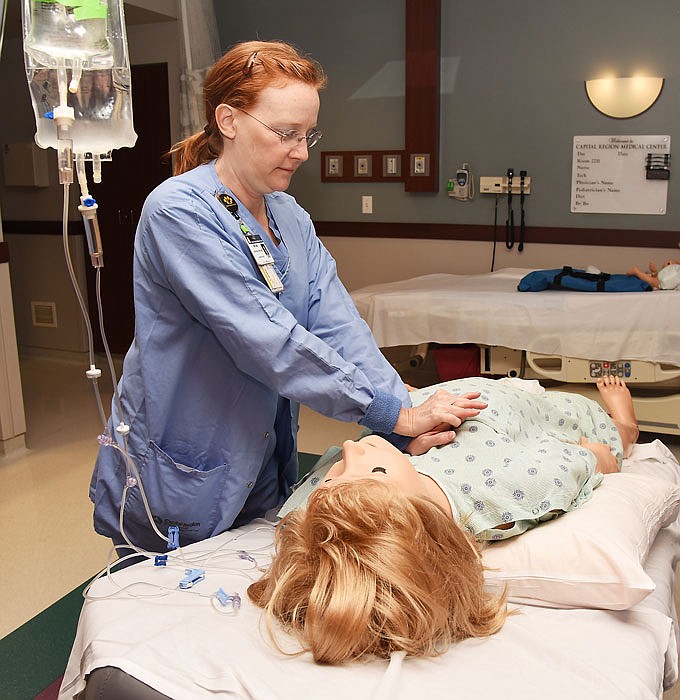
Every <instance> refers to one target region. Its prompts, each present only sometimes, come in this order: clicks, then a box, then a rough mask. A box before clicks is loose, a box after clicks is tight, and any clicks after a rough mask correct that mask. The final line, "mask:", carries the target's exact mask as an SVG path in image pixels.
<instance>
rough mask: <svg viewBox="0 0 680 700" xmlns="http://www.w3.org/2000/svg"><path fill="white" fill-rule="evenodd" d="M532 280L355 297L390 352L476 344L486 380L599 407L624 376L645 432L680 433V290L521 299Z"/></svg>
mask: <svg viewBox="0 0 680 700" xmlns="http://www.w3.org/2000/svg"><path fill="white" fill-rule="evenodd" d="M528 272H530V270H528V269H521V268H506V269H502V270H498V271H496V272H491V273H485V274H476V275H451V274H432V275H424V276H422V277H415V278H412V279H407V280H403V281H400V282H392V283H386V284H376V285H370V286H367V287H363V288H361V289H358V290H356V291H354V292H352V299H353V301H354V303H355V305H356V307H357V309H358V311H359V313H360V314H361V316H362V317H363V318H364V320H365V321H366V322H367V323H368V325H369V326H370V328H371V330H372V332H373V335H374V337H375V339H376V342H377V343H378V345H379V346H380V347H381V348H389V347H394V346H414V347H415V346H422V345H423V344H428V343H439V344H454V345H455V344H463V343H474V344H477V345H479V346H480V355H481V358H480V368H481V373H482V374H490V375H508V376H516V377H523V378H538V379H540V380H541V381H542V382H543V381H544V380H548V381H550V382H559V383H565V386H561V388H562V389H563V390H569V389H570V387H569V385H574V384H578V385H580V386H578V387H575V388H577V390H578V391H579V393H585V394H586V395H589V396H590V397H591V398H595V399H597V396H596V392H595V393H593V394H591V393H590V392H589V391H588V385H589V386H591V387H592V385H593V384H594V382H595V381H596V379H597V377H598V376H601V375H602V374H608V373H616V374H619V375H620V376H622V377H623V378H624V379H625V381H626V382H627V383H628V384H629V386H630V388H631V391H632V393H633V399H634V403H635V411H636V414H637V416H638V421H639V424H640V428H641V429H642V430H646V431H649V432H659V433H671V434H680V290H672V291H654V292H639V293H628V292H627V293H592V292H573V291H554V290H550V291H544V292H519V291H517V284H518V283H519V281H520V279H521V278H522V277H523V276H524V275H525V274H527V273H528Z"/></svg>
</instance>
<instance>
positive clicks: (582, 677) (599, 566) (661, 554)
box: [59, 440, 680, 700]
mask: <svg viewBox="0 0 680 700" xmlns="http://www.w3.org/2000/svg"><path fill="white" fill-rule="evenodd" d="M650 475H651V476H650ZM678 484H680V465H678V463H677V461H676V460H675V458H674V457H673V455H672V454H671V453H670V452H669V450H668V449H667V448H666V447H665V446H664V445H663V444H662V443H661V442H660V441H658V440H655V441H654V442H653V443H650V444H648V445H637V446H635V447H634V450H633V453H632V454H631V456H630V457H629V458H628V459H627V460H625V461H624V471H623V472H622V473H621V474H611V475H607V476H606V477H605V481H604V483H603V484H602V485H601V486H600V487H599V488H598V489H596V491H595V492H594V495H593V498H592V499H591V500H590V501H588V502H587V503H586V504H584V506H583V507H582V508H581V509H579V510H577V511H574V512H571V513H568V514H566V515H564V516H562V517H561V518H557V519H556V520H554V521H552V522H550V523H546V524H544V525H542V526H540V527H538V528H535V529H534V530H532V531H530V532H528V533H526V534H524V535H522V536H521V537H517V538H513V539H511V540H507V541H506V542H501V543H496V544H492V545H490V546H489V548H488V549H487V550H486V551H485V553H484V559H485V564H487V565H488V566H491V567H493V568H492V570H490V571H488V572H487V575H488V576H489V583H490V585H496V586H498V585H501V584H506V585H508V587H509V592H510V597H511V600H515V601H523V602H521V603H516V602H512V603H511V604H510V605H511V607H512V608H513V609H515V610H516V611H517V614H515V615H512V616H510V617H509V618H508V620H507V622H506V624H505V626H504V627H503V629H502V630H501V631H500V632H499V633H497V634H496V635H493V636H492V637H489V638H486V639H469V640H465V641H464V642H461V643H458V644H455V645H453V646H452V647H450V648H449V649H448V650H447V651H446V652H445V653H444V654H443V655H442V656H440V657H436V658H426V659H404V658H403V657H402V656H401V655H399V654H397V655H394V656H393V657H392V658H391V659H390V660H375V659H373V660H368V661H360V662H354V663H350V664H347V665H344V666H339V667H333V666H321V665H317V664H314V663H313V661H312V660H311V657H310V655H309V654H307V653H304V654H301V655H295V656H285V655H284V654H282V653H280V652H279V651H277V650H276V649H275V648H274V647H273V646H272V644H271V641H270V639H269V637H268V633H267V630H266V627H265V625H264V623H263V620H262V617H261V614H260V611H259V609H258V608H256V607H255V606H253V605H252V604H251V603H250V601H249V600H248V598H247V595H246V588H247V585H248V584H249V582H250V580H251V579H253V578H256V577H257V576H258V575H259V573H260V568H261V567H263V566H266V564H267V562H268V560H269V556H270V553H271V542H272V534H273V528H272V525H271V524H270V523H268V522H267V521H265V520H258V521H255V522H253V523H251V524H249V525H248V526H246V527H243V528H240V529H238V530H234V531H231V532H226V533H223V534H221V535H219V536H217V537H215V538H212V539H210V540H207V541H205V542H202V543H197V544H195V545H191V546H189V547H186V548H184V549H183V550H180V554H179V555H177V554H175V555H174V556H175V557H177V556H180V557H182V558H180V559H176V558H175V559H174V561H173V557H170V559H169V562H168V564H167V565H166V566H155V563H154V562H153V561H145V562H142V563H140V564H136V565H134V566H131V567H129V568H127V569H124V570H122V571H120V572H118V573H115V574H113V575H112V577H111V578H108V577H106V576H103V577H102V578H100V579H99V580H98V581H97V582H96V583H95V584H94V585H93V586H92V587H91V590H90V593H89V599H88V600H86V602H85V604H84V607H83V610H82V613H81V617H80V621H79V624H78V631H77V636H76V639H75V642H74V646H73V650H72V653H71V657H70V660H69V663H68V667H67V669H66V672H65V675H64V680H63V684H62V687H61V691H60V694H59V700H67V699H72V698H79V699H80V700H83V699H85V700H86V699H88V698H95V697H96V698H98V699H99V700H111V699H112V698H120V697H125V698H128V699H129V700H142V699H146V700H148V699H151V698H156V699H157V698H161V697H164V696H167V697H171V698H177V699H180V698H192V699H196V700H200V699H201V698H213V699H214V698H243V699H246V698H247V699H249V700H299V699H300V698H311V697H324V698H333V700H345V699H346V700H363V699H365V698H366V699H368V698H371V699H377V700H383V699H384V700H387V699H388V698H389V699H390V700H407V699H408V700H413V699H414V698H423V697H432V698H452V697H456V698H473V697H474V698H479V699H480V700H485V699H487V698H495V697H502V698H504V700H520V699H521V700H534V699H536V700H538V699H539V698H540V700H543V699H544V698H545V697H551V698H553V699H555V700H560V699H565V700H566V699H567V698H568V699H569V700H573V698H588V699H589V700H595V699H601V700H628V699H629V700H633V699H635V700H647V699H651V698H660V697H661V696H662V694H663V691H664V689H667V688H669V687H671V686H672V685H673V684H674V683H675V682H676V680H677V678H678V644H677V642H678V636H677V629H678V628H677V616H676V611H675V605H674V602H673V588H674V569H675V564H676V562H677V560H678V558H679V557H680V524H679V523H678V521H677V512H678V506H679V505H680V486H678ZM579 518H580V520H579ZM598 518H599V520H598ZM635 523H637V524H635ZM594 532H596V533H597V535H596V536H592V537H591V535H592V533H594ZM534 537H538V539H532V538H534ZM541 538H542V539H541ZM569 538H572V539H571V540H570V539H569ZM569 542H571V544H569ZM513 547H514V548H515V549H513ZM504 548H505V549H504ZM527 551H530V552H531V555H530V559H531V563H530V564H528V560H527V559H526V558H525V557H526V553H527ZM243 552H245V554H246V555H247V557H245V556H243V555H242V553H243ZM555 552H558V557H557V559H559V561H560V562H561V563H560V564H556V563H555V561H554V560H555V556H554V555H555ZM541 553H542V554H541ZM542 555H545V556H546V557H547V559H550V556H548V555H552V563H547V559H546V562H543V563H541V556H542ZM570 555H573V556H572V557H571V559H572V560H573V561H571V563H569V564H568V565H567V566H566V569H565V570H563V571H561V572H560V571H557V568H559V567H560V566H562V562H568V561H570ZM248 557H250V559H249V558H248ZM588 562H589V563H588ZM199 564H200V565H201V566H203V567H204V570H205V579H204V580H202V581H200V582H198V583H197V584H196V585H195V586H194V587H193V588H191V589H189V590H181V589H180V588H179V587H178V580H179V579H181V577H182V576H183V575H184V566H187V565H188V566H198V565H199ZM551 567H552V568H551ZM555 567H557V568H555ZM494 577H495V578H494ZM537 582H542V584H544V585H543V590H541V585H538V587H537ZM652 582H653V583H652ZM555 586H557V587H555ZM220 588H221V589H223V590H224V591H226V592H229V593H230V594H233V593H235V592H238V593H239V594H240V597H241V599H242V605H241V607H240V609H237V610H232V609H231V608H230V607H226V608H222V607H221V604H220V603H219V602H217V601H216V600H214V599H213V598H211V594H212V593H213V592H214V591H216V590H218V589H220ZM652 589H653V590H652ZM650 591H652V592H651V593H650ZM277 639H278V642H279V644H280V645H281V646H282V647H283V648H284V649H285V650H287V651H291V652H294V651H295V650H296V648H297V647H296V645H295V644H294V643H293V642H292V640H291V639H289V638H288V637H286V636H285V635H284V634H283V633H281V632H280V631H279V633H278V635H277Z"/></svg>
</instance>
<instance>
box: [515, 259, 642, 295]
mask: <svg viewBox="0 0 680 700" xmlns="http://www.w3.org/2000/svg"><path fill="white" fill-rule="evenodd" d="M517 289H519V291H520V292H542V291H544V290H546V289H563V290H571V291H573V292H649V291H651V289H652V288H651V287H650V286H649V285H648V284H647V282H643V281H642V280H641V279H638V278H637V277H633V276H632V275H610V274H609V273H608V272H599V273H592V272H586V271H585V270H578V269H576V268H573V267H569V266H568V265H565V266H564V267H563V268H561V269H557V270H534V271H533V272H530V273H529V274H528V275H525V276H524V277H522V279H521V280H520V281H519V284H518V285H517Z"/></svg>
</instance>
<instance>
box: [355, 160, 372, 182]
mask: <svg viewBox="0 0 680 700" xmlns="http://www.w3.org/2000/svg"><path fill="white" fill-rule="evenodd" d="M372 160H373V158H372V157H371V156H354V176H355V177H371V175H372V174H373V164H372Z"/></svg>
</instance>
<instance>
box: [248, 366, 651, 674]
mask: <svg viewBox="0 0 680 700" xmlns="http://www.w3.org/2000/svg"><path fill="white" fill-rule="evenodd" d="M598 388H599V390H600V393H601V395H602V398H603V401H604V402H605V404H606V406H607V408H608V410H609V411H610V413H611V415H612V419H610V418H609V417H608V416H607V414H606V413H605V412H604V411H603V410H602V409H601V408H600V406H599V405H598V404H597V403H595V402H594V401H591V400H589V399H586V398H585V397H580V396H576V395H572V394H561V393H557V392H551V393H544V394H539V395H532V394H530V393H529V392H526V391H524V390H523V389H516V388H515V387H514V386H511V385H508V384H503V383H501V382H495V381H493V380H488V379H483V378H475V379H471V380H466V381H465V383H464V386H463V390H468V391H471V392H472V391H475V390H481V392H482V399H483V400H488V401H489V407H488V408H487V409H485V410H484V411H482V412H481V413H480V415H479V416H477V417H475V418H473V419H468V420H467V421H466V422H465V423H464V424H463V426H461V429H459V431H458V437H457V441H456V443H453V444H451V445H448V446H446V447H444V448H443V449H444V450H447V451H449V453H450V454H448V455H447V456H448V459H446V458H445V457H444V456H443V454H442V452H441V451H437V450H431V451H430V453H428V455H425V456H423V457H416V458H413V460H414V462H415V467H416V468H414V464H412V463H411V461H409V458H408V457H407V456H406V455H404V454H403V453H401V452H399V451H398V450H396V449H395V448H393V447H392V446H391V445H389V443H387V442H385V441H384V440H382V439H381V438H379V437H377V436H373V435H371V436H368V437H366V438H364V439H363V440H361V441H360V442H358V443H353V442H351V441H348V442H346V443H345V444H344V445H343V453H342V459H341V460H340V461H338V462H336V463H335V464H334V465H333V466H332V467H331V468H330V470H329V471H328V473H327V474H326V477H325V479H324V480H323V482H322V484H321V487H320V488H319V489H318V490H317V491H316V492H314V493H313V494H312V496H311V497H310V499H309V502H308V504H307V507H306V508H304V509H299V510H294V511H293V512H291V513H289V514H288V515H287V516H285V518H284V520H283V521H282V523H281V525H280V527H279V528H278V529H277V536H276V551H277V554H276V557H275V558H274V561H273V563H272V566H271V567H270V569H269V571H268V572H267V574H266V575H265V576H264V578H262V579H261V580H260V581H258V582H256V583H255V584H252V585H251V586H250V587H249V589H248V593H249V595H250V597H251V599H252V600H253V602H255V603H256V604H257V605H260V606H261V607H263V608H265V611H266V613H267V615H268V616H269V617H271V618H274V619H277V620H279V621H281V622H283V623H284V626H285V627H286V628H288V629H290V630H291V631H292V632H293V633H294V634H295V635H296V636H297V637H298V639H299V640H300V642H301V644H302V646H303V648H304V649H306V650H309V651H311V652H312V654H313V656H314V659H315V660H316V661H317V662H322V663H340V662H343V661H347V660H351V659H354V658H357V657H361V656H364V655H369V654H374V655H376V656H381V657H389V656H390V655H391V654H392V653H394V652H397V651H402V652H405V653H407V654H409V655H413V656H420V655H426V656H427V655H436V654H439V653H442V652H443V651H445V649H446V648H447V646H448V645H449V644H450V643H452V642H455V641H459V640H461V639H465V638H467V637H481V636H487V635H489V634H493V633H494V632H496V631H498V630H499V629H500V628H501V626H502V625H503V623H504V621H505V618H506V616H507V611H506V607H505V600H504V596H502V595H501V596H500V597H499V596H497V595H493V594H490V593H489V592H487V591H485V590H484V573H483V571H484V570H483V566H482V562H481V555H480V552H479V547H478V544H477V540H482V539H487V540H492V539H504V538H507V537H510V536H513V535H516V534H520V533H521V532H523V531H525V530H527V529H529V528H531V527H534V526H535V525H538V524H539V523H540V522H542V521H545V520H549V519H552V518H554V517H556V516H557V515H558V514H560V513H563V512H565V511H568V510H571V509H573V508H576V507H578V506H579V505H581V504H582V503H583V502H585V501H586V500H588V499H589V498H590V496H591V494H592V490H593V488H595V487H596V486H597V485H599V483H600V482H601V480H602V474H603V473H612V472H616V471H618V469H619V465H620V460H621V456H622V453H624V454H627V453H628V451H629V450H630V448H631V445H632V444H633V442H634V441H635V440H636V438H637V434H638V431H637V424H636V422H635V415H634V412H633V405H632V400H631V396H630V392H629V391H628V390H627V388H626V386H625V384H624V383H623V382H622V381H621V380H620V379H619V378H617V377H613V378H606V379H603V380H601V381H600V382H599V383H598ZM456 390H457V391H461V383H460V382H456ZM430 393H431V391H430ZM426 395H427V394H424V395H423V396H422V397H420V398H421V400H422V399H424V398H425V397H426ZM453 455H455V458H454V457H453ZM416 469H417V470H416Z"/></svg>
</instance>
